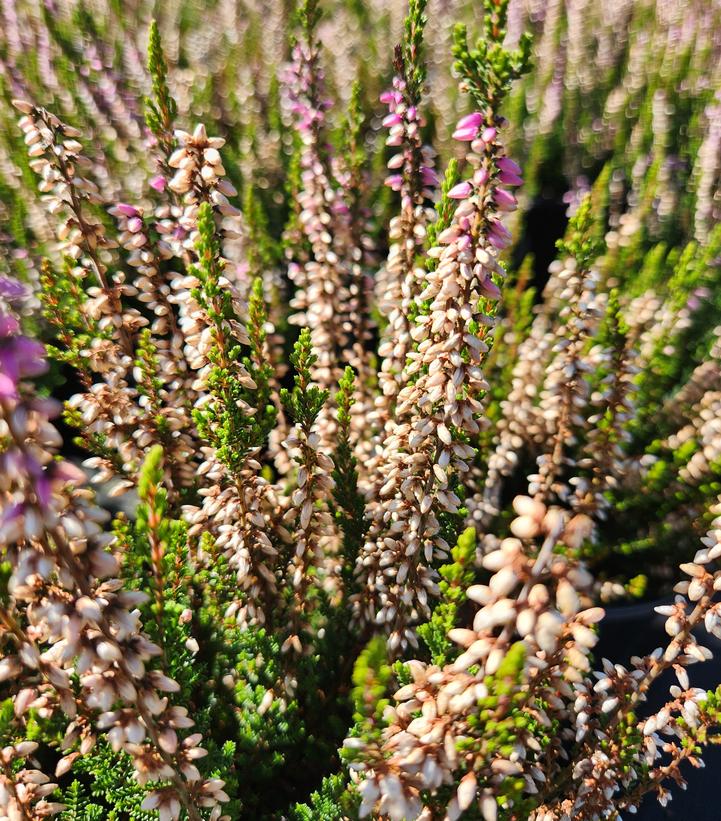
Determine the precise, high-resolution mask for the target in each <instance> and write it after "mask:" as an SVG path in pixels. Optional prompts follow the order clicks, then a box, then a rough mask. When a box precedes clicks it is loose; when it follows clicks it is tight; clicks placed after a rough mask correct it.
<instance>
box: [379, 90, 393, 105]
mask: <svg viewBox="0 0 721 821" xmlns="http://www.w3.org/2000/svg"><path fill="white" fill-rule="evenodd" d="M379 99H380V101H381V102H382V103H385V104H386V105H388V104H389V103H393V102H395V92H393V91H384V92H382V94H381V96H380V98H379Z"/></svg>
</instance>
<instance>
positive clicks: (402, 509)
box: [358, 43, 506, 654]
mask: <svg viewBox="0 0 721 821" xmlns="http://www.w3.org/2000/svg"><path fill="white" fill-rule="evenodd" d="M498 47H499V49H500V51H501V52H503V49H502V48H501V47H500V43H499V44H498ZM504 53H505V52H504ZM469 59H470V58H469ZM477 59H479V58H478V57H477V53H475V52H474V57H473V60H474V61H475V60H477ZM504 60H505V58H504V57H502V56H501V57H499V58H498V61H499V65H500V64H504V65H505V64H506V63H505V62H504ZM494 65H495V64H494ZM473 66H474V67H475V68H474V70H478V67H477V65H476V62H474V63H473ZM484 70H485V69H484ZM484 122H485V125H486V126H488V127H491V126H492V127H493V128H497V127H498V126H499V125H500V123H499V121H498V119H497V115H496V113H495V112H494V111H493V110H491V111H489V112H488V113H487V114H486V115H485V116H484ZM481 126H482V123H481V121H480V120H478V125H477V126H476V129H477V130H478V132H479V133H480V131H481ZM467 160H468V163H469V165H470V166H471V168H472V169H473V174H472V177H471V179H470V180H468V181H467V183H468V196H467V199H465V200H464V201H463V202H462V203H461V204H460V205H459V206H458V208H457V209H456V211H455V213H454V216H453V220H452V222H451V224H450V226H449V227H448V228H447V229H445V230H444V231H443V232H442V233H441V234H439V235H438V239H437V243H438V244H437V245H436V246H435V247H434V248H431V249H430V251H429V252H428V254H429V256H430V257H431V258H438V260H439V263H438V267H437V268H436V269H434V270H431V271H429V272H428V274H427V276H426V278H425V283H424V285H425V287H424V289H423V291H422V292H421V293H420V294H418V296H417V302H418V305H419V308H420V312H419V316H418V317H417V318H416V320H415V326H414V328H413V330H412V331H411V339H412V340H413V342H414V343H415V346H414V350H413V351H411V352H410V353H409V355H408V363H407V365H406V369H405V376H406V379H407V384H406V386H405V387H404V388H402V389H401V391H400V393H399V394H398V401H397V404H396V408H397V410H396V417H397V421H396V422H395V424H393V425H392V426H391V429H390V432H389V433H388V435H387V436H386V438H385V441H384V443H383V453H382V456H381V459H380V467H379V472H380V474H381V475H382V476H383V478H384V479H385V483H384V485H383V486H382V487H381V488H380V490H379V491H378V498H377V499H373V500H372V501H371V504H370V505H369V512H370V516H371V527H370V530H369V535H368V540H367V542H366V544H365V546H364V549H363V552H362V554H361V557H360V561H359V572H360V573H361V575H362V577H363V579H364V580H365V585H366V590H367V593H366V596H367V598H366V599H365V600H363V598H362V597H360V598H359V599H358V615H359V617H360V618H361V619H362V620H363V621H366V622H370V623H375V624H378V625H380V626H382V627H383V628H384V629H386V630H387V631H388V632H389V633H390V638H389V648H390V650H391V652H392V653H394V654H395V653H398V652H399V651H400V650H401V648H404V647H405V646H407V645H408V644H413V645H415V643H416V637H415V632H414V630H413V627H412V624H413V622H414V621H417V620H418V619H419V618H423V617H425V616H427V615H428V612H429V606H428V598H429V595H430V596H434V595H436V594H437V584H436V580H435V573H434V571H433V569H432V568H433V563H434V562H435V561H436V560H437V559H439V558H443V557H444V556H445V555H446V551H447V550H448V545H447V543H446V541H445V539H444V538H443V537H442V535H441V521H440V518H439V517H440V516H441V515H445V514H450V515H455V514H457V513H458V512H459V509H460V506H461V500H460V498H459V496H458V495H457V493H456V492H455V487H454V483H455V482H456V481H457V480H460V481H462V480H463V478H464V476H465V474H467V473H468V472H469V462H470V460H471V459H472V458H473V456H474V453H475V451H474V448H473V447H472V446H471V445H470V444H469V440H470V439H472V438H475V437H476V436H477V435H478V433H479V431H480V430H481V426H482V424H483V422H482V417H481V413H482V409H483V406H482V404H481V402H480V399H481V397H482V396H483V394H484V392H485V391H486V389H487V387H488V386H487V384H486V382H485V379H484V377H483V372H482V370H481V363H482V361H483V357H484V355H485V353H486V352H487V351H488V345H487V343H486V341H485V338H486V336H487V333H488V329H489V327H490V326H491V325H492V323H493V320H492V318H491V316H490V313H491V312H492V310H493V305H494V302H495V300H496V299H497V298H498V296H499V293H500V292H499V290H498V286H497V285H496V283H495V282H494V281H493V280H494V278H499V277H501V276H502V275H503V269H502V268H501V266H500V264H499V262H498V260H497V254H498V251H499V250H500V249H501V248H502V247H503V246H504V244H505V238H504V234H503V231H504V229H502V227H501V224H500V222H499V221H498V218H497V216H496V213H495V209H494V193H495V191H496V190H497V188H498V187H499V186H500V179H501V176H502V174H503V171H502V170H501V169H500V166H499V163H501V164H503V160H504V155H503V150H502V146H501V143H500V140H499V139H498V138H497V137H495V138H494V141H493V142H492V143H488V144H487V143H485V142H483V141H482V140H481V139H480V138H478V139H474V140H473V141H472V142H471V153H470V154H469V155H468V158H467ZM386 568H391V572H390V573H389V572H388V571H387V570H386Z"/></svg>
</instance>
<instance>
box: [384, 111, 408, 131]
mask: <svg viewBox="0 0 721 821" xmlns="http://www.w3.org/2000/svg"><path fill="white" fill-rule="evenodd" d="M402 122H403V119H402V117H401V115H400V114H396V113H395V112H393V113H391V114H387V115H386V116H385V117H384V118H383V125H384V127H385V128H390V127H391V126H392V125H398V124H399V123H402Z"/></svg>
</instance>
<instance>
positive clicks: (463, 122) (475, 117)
mask: <svg viewBox="0 0 721 821" xmlns="http://www.w3.org/2000/svg"><path fill="white" fill-rule="evenodd" d="M482 122H483V114H481V113H480V111H474V112H473V114H466V116H465V117H461V119H460V120H459V121H458V125H457V126H456V130H458V129H461V128H475V129H478V126H479V125H480V124H481V123H482Z"/></svg>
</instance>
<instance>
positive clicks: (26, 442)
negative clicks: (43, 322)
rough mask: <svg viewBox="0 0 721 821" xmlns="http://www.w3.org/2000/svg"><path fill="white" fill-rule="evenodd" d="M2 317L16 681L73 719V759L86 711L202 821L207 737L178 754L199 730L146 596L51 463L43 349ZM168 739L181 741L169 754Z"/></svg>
mask: <svg viewBox="0 0 721 821" xmlns="http://www.w3.org/2000/svg"><path fill="white" fill-rule="evenodd" d="M1 316H2V322H0V325H2V327H3V329H4V330H3V333H2V335H0V362H2V369H1V370H0V376H2V377H3V378H2V379H1V380H0V384H4V385H6V389H5V390H4V393H3V396H2V398H1V400H0V432H1V433H2V437H3V439H4V440H5V441H6V442H7V445H6V447H5V450H4V452H3V453H2V456H1V457H0V458H1V459H2V462H3V465H2V471H1V473H2V477H3V478H2V485H1V488H0V489H1V492H2V503H3V504H2V509H1V511H0V513H1V515H2V528H0V542H1V543H2V544H3V546H4V548H5V550H4V555H5V556H6V557H7V561H9V562H10V565H9V572H8V573H6V576H5V581H4V583H3V584H4V589H3V594H2V604H1V605H0V608H1V609H0V614H1V615H2V621H3V623H4V625H5V626H6V628H10V631H11V632H10V633H9V634H8V636H10V635H12V639H11V641H12V642H13V643H14V644H15V649H16V651H17V653H18V655H19V658H20V660H21V661H22V664H18V665H16V666H15V668H14V669H13V670H11V671H10V673H11V675H12V676H13V678H15V679H16V680H18V681H19V682H22V680H23V676H30V680H31V681H32V680H33V679H34V678H35V677H37V676H39V677H40V681H41V682H42V685H41V688H42V689H43V690H47V691H48V693H49V698H48V705H49V706H50V705H52V706H50V711H51V712H55V711H56V710H57V712H58V713H59V709H61V710H62V711H63V712H65V713H66V714H67V716H68V717H69V718H70V719H71V720H72V719H74V720H72V721H71V723H70V724H69V725H68V728H67V731H66V738H65V742H64V744H65V746H66V749H67V748H68V747H71V746H72V745H73V744H74V742H75V739H76V737H77V735H76V734H77V731H78V730H79V728H80V726H81V724H80V722H79V720H78V717H77V714H78V705H80V707H81V709H82V710H83V712H84V713H87V714H88V715H90V716H91V717H92V720H93V721H94V722H95V724H96V726H97V728H98V729H102V730H107V731H108V737H109V738H110V739H112V741H111V743H112V744H113V746H114V748H115V749H116V750H123V751H125V752H127V753H128V754H129V755H130V756H131V759H132V761H133V764H134V766H135V768H136V772H137V778H138V780H139V782H140V783H141V784H145V783H153V782H156V781H162V782H165V783H166V784H167V786H163V787H162V788H161V791H160V792H159V793H158V795H159V796H163V798H162V799H160V798H159V799H158V800H159V801H160V802H161V803H163V802H165V801H170V802H171V804H177V806H178V810H177V812H176V813H175V814H174V815H175V817H177V815H178V813H179V811H180V808H181V807H182V808H183V809H184V810H185V812H186V813H187V815H188V818H190V819H194V821H200V818H201V815H200V810H199V807H201V806H204V804H203V803H202V802H203V801H204V799H205V796H204V793H205V790H206V787H207V785H208V782H206V781H204V780H203V779H202V777H201V776H200V773H197V775H196V772H197V770H195V768H192V770H193V772H190V770H188V765H189V764H190V762H191V760H192V759H193V758H197V757H200V756H202V755H203V754H204V751H202V750H201V749H200V748H199V746H198V742H199V740H200V736H199V735H197V736H195V737H189V739H190V738H195V739H196V740H195V742H194V743H191V744H189V745H187V746H184V747H182V749H178V748H177V735H176V729H181V728H184V727H190V726H192V724H193V722H192V721H191V720H190V719H189V718H188V717H187V711H186V710H185V709H183V708H180V707H171V706H170V705H169V703H168V700H167V698H165V697H164V696H161V693H166V692H176V691H177V690H178V685H177V684H176V683H175V682H174V681H172V680H171V679H169V678H168V677H167V676H165V675H164V674H163V673H162V672H161V671H160V670H157V669H150V664H149V662H150V661H151V659H152V658H153V657H154V656H157V655H158V654H159V652H160V651H159V648H157V647H156V646H155V645H153V644H152V642H150V641H149V640H148V639H147V637H146V636H144V635H143V633H142V632H141V630H140V625H139V616H138V611H137V609H136V606H137V604H138V603H140V602H141V601H143V600H144V598H145V597H144V594H137V593H133V592H131V591H129V590H124V589H123V586H122V583H121V582H119V581H117V580H115V579H114V578H113V576H114V575H115V573H116V572H117V570H118V561H117V558H116V556H115V555H113V554H112V553H111V552H108V551H107V550H106V548H107V547H109V546H110V545H111V543H112V541H113V540H112V536H110V534H107V533H103V532H102V529H101V527H100V526H99V525H100V523H102V522H103V520H104V518H105V517H104V514H103V512H102V511H100V510H99V509H98V508H96V507H95V506H94V505H93V504H92V497H90V498H88V497H87V495H85V494H83V492H82V490H81V489H80V487H79V486H80V485H82V482H83V478H84V477H83V476H82V473H80V472H79V471H77V470H76V469H74V468H73V467H72V466H71V465H68V464H67V463H65V462H63V461H62V460H60V459H55V458H54V457H55V449H56V447H57V444H58V440H59V437H58V435H57V432H56V431H55V429H54V427H53V426H52V423H51V421H50V418H51V416H52V415H53V414H54V413H56V412H57V409H56V406H55V403H53V402H49V401H47V400H44V401H43V400H40V399H39V398H38V397H36V396H35V395H34V393H33V390H32V387H31V385H30V383H29V382H28V378H30V377H33V376H36V375H38V374H41V373H43V372H44V370H45V369H46V364H45V361H44V358H43V357H44V351H43V348H42V346H41V345H39V344H38V343H36V342H32V341H31V340H29V339H27V338H26V337H24V336H23V335H22V334H21V333H20V331H19V326H18V323H17V322H13V321H12V319H13V315H12V314H9V313H5V312H4V311H3V313H2V315H1ZM10 385H12V386H13V388H12V390H9V389H7V388H8V387H9V386H10ZM13 499H22V500H23V501H22V502H20V503H13V502H12V500H13ZM30 636H32V638H30ZM75 677H77V681H78V684H79V687H78V688H77V693H76V692H75V687H74V684H73V679H74V678H75ZM57 708H59V709H57ZM90 732H91V733H92V730H90ZM169 735H172V736H173V738H176V744H175V745H173V746H172V749H171V747H170V745H168V744H167V743H166V741H165V739H166V738H167V737H168V736H169ZM45 780H46V779H45V777H43V779H41V782H40V783H43V781H45ZM43 794H44V793H43ZM213 803H215V802H214V801H213Z"/></svg>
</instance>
